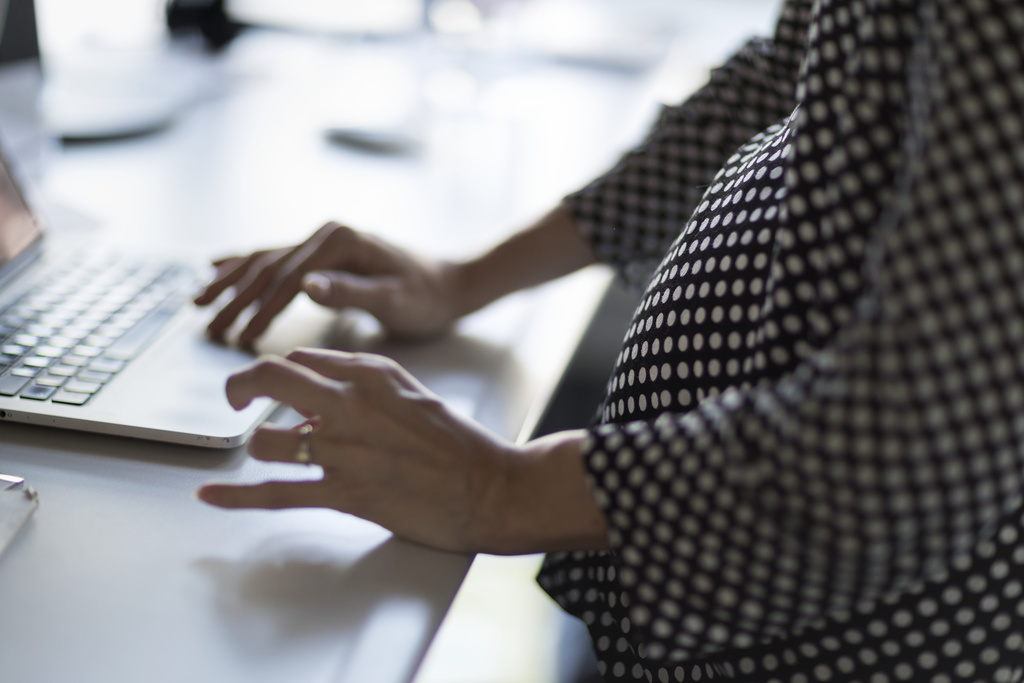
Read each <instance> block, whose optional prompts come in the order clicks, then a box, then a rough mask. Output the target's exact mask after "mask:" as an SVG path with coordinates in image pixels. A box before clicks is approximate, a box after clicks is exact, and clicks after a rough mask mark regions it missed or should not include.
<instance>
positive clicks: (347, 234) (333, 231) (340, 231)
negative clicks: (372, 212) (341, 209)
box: [323, 223, 356, 247]
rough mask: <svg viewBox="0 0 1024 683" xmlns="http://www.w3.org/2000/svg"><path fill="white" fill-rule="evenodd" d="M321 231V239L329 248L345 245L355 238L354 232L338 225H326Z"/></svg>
mask: <svg viewBox="0 0 1024 683" xmlns="http://www.w3.org/2000/svg"><path fill="white" fill-rule="evenodd" d="M323 230H324V231H325V234H324V236H323V239H324V241H325V243H326V244H328V245H329V246H331V247H338V246H344V245H347V244H349V243H351V242H352V240H353V239H354V238H355V236H356V231H355V230H353V229H352V228H350V227H348V226H346V225H341V224H340V223H328V224H327V225H325V226H324V228H323Z"/></svg>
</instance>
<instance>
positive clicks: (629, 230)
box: [564, 0, 811, 285]
mask: <svg viewBox="0 0 1024 683" xmlns="http://www.w3.org/2000/svg"><path fill="white" fill-rule="evenodd" d="M810 5H811V2H810V0H787V1H786V2H785V4H784V5H783V8H782V12H781V14H780V18H779V21H778V24H777V26H776V29H775V33H774V36H773V38H772V39H771V40H767V39H755V40H751V41H750V42H748V43H747V44H746V45H744V46H743V47H742V48H741V49H740V50H739V52H737V53H736V54H735V55H734V56H733V57H732V58H730V59H729V60H728V62H727V63H726V64H725V65H723V66H722V67H720V68H718V69H716V70H714V71H713V72H712V74H711V78H710V81H709V82H708V83H707V84H706V85H705V86H704V87H703V88H701V89H700V90H698V91H697V92H696V93H695V94H694V95H692V96H691V97H690V98H689V99H688V100H687V101H686V102H684V103H683V104H681V105H677V106H669V107H664V108H663V109H662V111H661V114H660V115H659V117H658V119H657V121H656V123H655V125H654V127H653V128H652V130H651V132H650V133H649V135H648V137H647V139H646V140H645V141H644V142H643V143H642V144H641V145H640V146H639V147H637V148H636V149H634V150H633V151H631V152H629V153H628V154H626V155H625V156H624V157H623V158H622V159H621V160H620V161H619V162H618V164H617V165H616V166H615V167H614V168H612V169H611V170H610V171H609V172H608V173H606V174H605V175H603V176H601V177H600V178H598V179H597V180H595V181H593V182H592V183H590V184H589V185H587V186H586V187H584V188H583V189H582V190H579V191H578V192H576V193H574V194H572V195H569V196H568V197H566V198H565V200H564V203H565V204H566V206H568V207H569V209H570V211H571V212H572V214H573V216H574V217H575V219H576V222H577V225H578V226H579V228H580V230H581V231H582V233H583V234H584V235H585V236H586V237H587V239H588V240H589V241H590V242H591V244H592V245H593V246H594V250H595V252H596V254H597V255H598V257H599V258H601V259H602V260H604V261H605V262H608V263H610V264H612V265H613V266H614V267H615V268H616V270H617V271H618V272H619V274H620V275H621V276H622V277H623V278H624V279H625V280H626V282H628V283H630V284H634V285H636V284H642V283H643V282H644V280H645V279H646V278H647V277H648V276H649V275H650V272H651V270H653V267H654V266H655V265H657V262H658V261H659V260H660V259H661V257H662V256H663V255H664V253H665V251H666V249H667V248H668V246H669V244H670V243H671V242H672V240H673V239H674V238H675V237H676V236H677V235H678V234H679V229H680V226H682V225H683V224H685V222H686V220H687V219H688V218H689V217H690V214H692V213H693V210H694V208H695V207H696V206H697V203H698V201H699V200H700V197H701V195H702V194H703V192H704V189H705V188H706V186H707V185H708V184H709V183H710V182H711V180H712V179H713V178H714V176H715V174H716V173H717V172H718V170H719V169H720V168H721V167H722V164H723V163H724V162H725V160H726V159H728V158H729V157H730V156H731V155H732V154H733V153H734V152H735V151H736V150H737V149H738V148H739V147H740V146H741V145H742V144H743V143H745V142H747V141H748V140H749V139H750V138H751V137H753V136H754V135H755V134H757V133H758V132H759V131H761V130H763V129H764V128H766V127H767V126H769V125H771V124H773V123H776V122H777V121H779V120H780V119H782V118H784V117H786V116H787V115H789V114H790V113H791V112H792V110H793V106H794V104H795V101H796V100H795V83H796V81H797V72H798V69H799V66H800V56H801V55H802V53H803V48H804V43H805V41H806V29H807V22H808V19H809V16H810Z"/></svg>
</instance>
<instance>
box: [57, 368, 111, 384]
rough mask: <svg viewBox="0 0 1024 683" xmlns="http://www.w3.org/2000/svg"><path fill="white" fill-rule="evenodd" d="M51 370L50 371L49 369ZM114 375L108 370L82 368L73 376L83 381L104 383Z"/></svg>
mask: <svg viewBox="0 0 1024 683" xmlns="http://www.w3.org/2000/svg"><path fill="white" fill-rule="evenodd" d="M51 372H52V371H51ZM113 376H114V375H113V374H112V373H109V372H96V371H95V370H82V371H81V372H79V373H78V374H77V375H76V376H75V378H76V379H80V380H82V381H83V382H97V383H99V384H106V383H107V382H109V381H110V378H111V377H113Z"/></svg>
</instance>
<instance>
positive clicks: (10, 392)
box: [0, 375, 28, 396]
mask: <svg viewBox="0 0 1024 683" xmlns="http://www.w3.org/2000/svg"><path fill="white" fill-rule="evenodd" d="M26 384H28V378H27V377H18V376H17V375H7V376H6V377H4V378H3V379H0V396H16V395H17V394H18V392H19V391H21V389H22V387H24V386H25V385H26Z"/></svg>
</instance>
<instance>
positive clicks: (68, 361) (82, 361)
mask: <svg viewBox="0 0 1024 683" xmlns="http://www.w3.org/2000/svg"><path fill="white" fill-rule="evenodd" d="M60 362H61V363H63V364H64V365H74V366H77V367H82V366H84V365H88V364H89V363H90V362H92V358H86V357H85V356H78V355H75V354H73V353H69V354H68V355H66V356H64V357H63V358H61V359H60Z"/></svg>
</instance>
